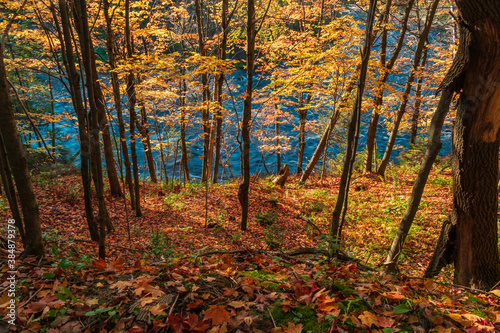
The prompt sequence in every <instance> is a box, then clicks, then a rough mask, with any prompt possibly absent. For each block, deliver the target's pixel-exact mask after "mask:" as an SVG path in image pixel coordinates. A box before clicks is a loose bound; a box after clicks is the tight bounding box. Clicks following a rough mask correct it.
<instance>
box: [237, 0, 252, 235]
mask: <svg viewBox="0 0 500 333" xmlns="http://www.w3.org/2000/svg"><path fill="white" fill-rule="evenodd" d="M255 37H256V29H255V2H254V0H247V87H246V95H245V100H244V103H243V117H242V118H243V119H242V124H241V138H242V140H243V149H242V152H241V175H242V182H241V184H240V186H239V188H238V199H239V201H240V204H241V222H240V229H241V230H247V222H248V190H249V188H250V120H251V119H252V93H253V68H254V59H255Z"/></svg>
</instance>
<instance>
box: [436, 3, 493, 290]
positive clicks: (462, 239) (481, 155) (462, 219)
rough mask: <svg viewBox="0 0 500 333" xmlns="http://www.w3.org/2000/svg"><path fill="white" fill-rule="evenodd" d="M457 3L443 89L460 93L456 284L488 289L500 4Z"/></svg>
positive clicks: (456, 147) (455, 200)
mask: <svg viewBox="0 0 500 333" xmlns="http://www.w3.org/2000/svg"><path fill="white" fill-rule="evenodd" d="M456 3H457V6H458V8H459V11H460V18H461V19H462V20H463V21H462V22H461V27H460V45H459V51H458V53H457V56H456V57H455V59H454V62H453V65H452V67H451V68H450V70H449V72H448V75H447V76H446V77H445V79H444V81H443V83H442V84H441V87H442V88H444V89H448V88H449V87H451V88H452V89H454V90H455V91H457V92H460V98H459V101H458V109H457V117H456V122H455V126H454V135H453V157H452V168H453V212H452V223H453V222H455V221H456V222H455V224H456V246H455V253H454V256H453V259H454V262H455V283H457V284H460V285H468V286H472V287H475V288H480V289H486V290H488V289H489V288H491V287H492V286H493V285H495V284H496V283H497V281H498V279H499V277H500V268H499V262H498V260H499V256H498V247H497V245H498V230H497V229H498V225H497V214H498V192H497V182H498V146H499V137H500V133H499V129H500V116H499V115H500V3H499V2H498V1H495V0H482V1H471V0H457V1H456Z"/></svg>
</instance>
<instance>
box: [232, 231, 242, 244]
mask: <svg viewBox="0 0 500 333" xmlns="http://www.w3.org/2000/svg"><path fill="white" fill-rule="evenodd" d="M242 236H243V235H242V234H241V231H237V232H235V233H234V234H232V235H231V241H232V242H233V243H238V242H239V241H240V240H241V237H242Z"/></svg>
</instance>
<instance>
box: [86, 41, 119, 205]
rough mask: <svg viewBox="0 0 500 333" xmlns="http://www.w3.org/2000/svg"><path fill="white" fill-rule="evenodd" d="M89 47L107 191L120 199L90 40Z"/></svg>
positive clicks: (104, 109)
mask: <svg viewBox="0 0 500 333" xmlns="http://www.w3.org/2000/svg"><path fill="white" fill-rule="evenodd" d="M90 47H91V51H92V52H91V53H90V56H91V65H92V80H93V82H92V87H93V88H94V98H95V104H96V107H97V121H98V126H99V129H100V130H101V133H102V143H103V148H104V149H103V150H104V159H105V161H106V171H107V173H108V181H109V190H110V192H111V195H112V196H115V197H121V196H122V189H121V186H120V180H119V179H118V173H117V171H116V166H115V157H114V156H113V145H112V143H111V133H110V131H109V125H108V117H107V116H106V106H105V105H104V95H103V94H102V90H101V86H100V84H99V81H98V76H97V68H96V63H95V53H94V46H93V43H92V39H90Z"/></svg>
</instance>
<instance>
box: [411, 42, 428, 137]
mask: <svg viewBox="0 0 500 333" xmlns="http://www.w3.org/2000/svg"><path fill="white" fill-rule="evenodd" d="M427 50H428V48H427V46H425V48H424V54H423V56H422V62H421V63H420V68H423V67H424V66H425V63H426V61H427ZM423 80H424V77H423V75H422V74H420V76H419V77H418V80H417V91H415V105H414V106H413V116H412V118H411V135H410V143H411V144H415V142H416V140H417V132H418V118H419V117H420V105H422V82H423Z"/></svg>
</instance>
